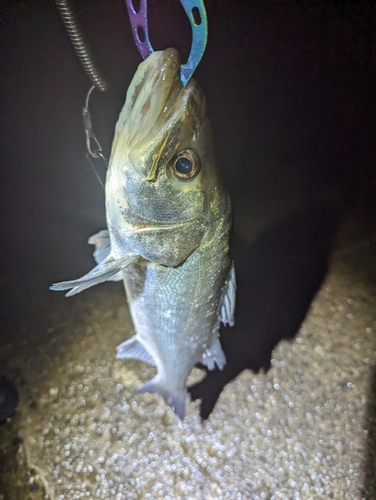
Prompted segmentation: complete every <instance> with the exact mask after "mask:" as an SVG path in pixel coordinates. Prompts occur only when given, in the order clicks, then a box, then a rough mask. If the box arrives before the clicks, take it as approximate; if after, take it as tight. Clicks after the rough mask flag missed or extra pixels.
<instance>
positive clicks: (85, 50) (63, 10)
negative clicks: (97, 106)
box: [55, 0, 109, 92]
mask: <svg viewBox="0 0 376 500" xmlns="http://www.w3.org/2000/svg"><path fill="white" fill-rule="evenodd" d="M55 3H56V7H57V8H58V10H59V13H60V17H61V19H62V20H63V23H64V26H65V29H66V30H67V33H68V35H69V38H70V40H71V42H72V45H73V47H74V50H75V51H76V54H77V56H78V58H79V60H80V61H81V64H82V66H83V68H84V70H85V72H86V74H87V76H88V77H89V79H90V81H91V82H92V84H93V85H94V87H95V88H96V89H98V90H100V91H101V92H106V90H108V88H109V83H108V82H107V81H106V80H105V79H104V78H103V76H102V75H101V74H100V73H99V70H98V68H97V65H96V64H95V62H94V59H93V56H92V54H91V53H90V49H89V44H88V42H87V40H86V38H85V36H84V35H83V32H82V29H81V27H80V24H79V22H78V20H77V18H76V16H75V14H74V12H73V10H72V8H71V6H70V5H69V1H68V0H55Z"/></svg>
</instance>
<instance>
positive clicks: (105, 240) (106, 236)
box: [87, 229, 123, 281]
mask: <svg viewBox="0 0 376 500" xmlns="http://www.w3.org/2000/svg"><path fill="white" fill-rule="evenodd" d="M87 242H88V243H89V245H94V252H93V257H94V260H95V262H96V263H97V264H101V263H102V262H104V261H105V260H106V259H107V258H108V257H109V255H110V253H111V240H110V233H109V232H108V229H102V230H101V231H99V232H98V233H95V234H93V236H90V238H89V239H88V240H87ZM122 279H123V277H122V275H121V273H117V274H114V275H113V276H111V277H110V278H108V279H107V281H121V280H122Z"/></svg>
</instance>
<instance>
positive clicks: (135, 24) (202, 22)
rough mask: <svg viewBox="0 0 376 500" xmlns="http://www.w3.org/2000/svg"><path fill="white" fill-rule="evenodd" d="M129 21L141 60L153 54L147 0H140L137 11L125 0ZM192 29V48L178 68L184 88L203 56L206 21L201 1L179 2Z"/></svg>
mask: <svg viewBox="0 0 376 500" xmlns="http://www.w3.org/2000/svg"><path fill="white" fill-rule="evenodd" d="M125 3H126V5H127V9H128V15H129V18H130V21H131V26H132V33H133V38H134V41H135V43H136V45H137V48H138V50H139V52H140V54H141V57H142V58H143V59H146V58H147V57H148V56H150V54H151V53H152V52H154V50H153V47H152V46H151V43H150V40H149V31H148V16H147V0H140V7H139V9H138V11H136V9H135V8H134V6H133V1H132V0H125ZM180 3H181V4H182V6H183V9H184V11H185V13H186V14H187V16H188V19H189V22H190V23H191V27H192V47H191V52H190V54H189V57H188V61H187V62H186V64H183V65H182V66H181V68H180V79H181V81H182V83H183V85H184V86H186V85H187V83H188V82H189V80H190V79H191V77H192V75H193V73H194V71H195V70H196V68H197V66H198V63H199V62H200V61H201V58H202V56H203V54H204V51H205V47H206V42H207V38H208V19H207V16H206V10H205V5H204V1H203V0H180Z"/></svg>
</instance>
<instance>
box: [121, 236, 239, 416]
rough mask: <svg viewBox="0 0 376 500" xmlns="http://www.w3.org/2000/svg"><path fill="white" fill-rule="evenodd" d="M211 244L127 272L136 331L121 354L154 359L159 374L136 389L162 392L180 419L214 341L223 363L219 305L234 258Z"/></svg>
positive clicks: (144, 359) (150, 361)
mask: <svg viewBox="0 0 376 500" xmlns="http://www.w3.org/2000/svg"><path fill="white" fill-rule="evenodd" d="M213 243H214V242H212V244H211V245H210V244H209V245H206V246H202V247H199V248H198V249H197V250H196V251H195V252H193V254H192V255H191V256H190V257H189V258H188V259H187V260H186V261H185V262H184V263H183V264H182V265H180V266H177V267H167V266H162V265H159V264H153V263H150V262H145V263H143V264H133V265H131V266H129V267H128V268H127V269H125V270H124V271H123V280H124V285H125V289H126V294H127V298H128V303H129V308H130V313H131V316H132V320H133V324H134V328H135V332H136V335H135V337H133V338H132V339H130V340H128V341H127V342H125V343H124V344H121V346H119V348H118V358H131V357H135V358H137V359H142V360H143V361H146V362H149V363H150V364H154V365H155V366H156V367H157V369H158V373H157V375H156V377H154V379H152V380H151V381H150V382H148V383H147V384H145V386H143V387H141V388H140V390H139V391H138V392H157V393H159V394H161V395H162V396H163V397H164V399H165V401H166V402H167V403H168V404H169V405H170V406H172V407H173V408H174V411H175V413H176V414H177V415H178V416H179V417H180V418H183V417H184V409H185V397H186V382H187V378H188V375H189V374H190V372H191V370H192V368H193V366H194V365H195V364H196V363H197V362H198V361H201V360H202V358H203V355H204V353H205V352H210V348H211V347H213V346H214V348H215V349H216V350H217V351H218V359H221V360H222V361H218V362H217V364H221V365H222V366H220V367H221V368H222V367H223V365H224V363H225V357H224V354H223V352H222V350H221V347H220V344H219V341H218V327H219V320H218V310H219V301H220V298H221V290H222V288H223V285H224V282H225V280H226V278H227V275H228V273H229V267H230V262H229V258H228V256H227V254H226V253H225V252H224V251H223V252H221V249H219V248H218V247H216V248H214V247H213ZM219 351H220V352H219ZM213 368H214V365H213Z"/></svg>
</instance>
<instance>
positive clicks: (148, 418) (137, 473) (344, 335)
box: [0, 224, 376, 500]
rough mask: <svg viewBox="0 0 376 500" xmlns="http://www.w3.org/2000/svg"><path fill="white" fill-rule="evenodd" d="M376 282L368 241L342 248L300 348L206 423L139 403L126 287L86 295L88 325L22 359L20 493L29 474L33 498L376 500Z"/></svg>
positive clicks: (71, 323)
mask: <svg viewBox="0 0 376 500" xmlns="http://www.w3.org/2000/svg"><path fill="white" fill-rule="evenodd" d="M347 229H348V230H350V231H351V235H352V236H353V235H354V234H356V233H355V231H354V227H352V226H351V224H350V225H349V226H348V228H347ZM360 263H363V264H362V265H360ZM375 276H376V258H375V255H374V254H372V253H371V247H370V244H369V241H368V240H365V239H356V240H354V241H352V242H351V244H350V243H349V241H348V242H347V246H344V247H340V248H339V249H338V250H337V252H336V253H335V255H334V256H333V258H332V263H331V267H330V273H329V275H328V276H327V278H326V280H325V282H324V283H323V286H322V288H321V290H320V292H319V293H318V295H317V297H316V299H315V300H314V302H313V304H312V306H311V309H310V312H309V314H308V316H307V318H306V320H305V321H304V323H303V325H302V327H301V328H300V331H299V333H298V336H297V337H296V338H295V340H293V341H291V342H288V341H284V342H282V343H280V345H279V346H278V348H277V349H275V351H274V352H273V358H272V367H271V369H270V371H269V372H268V373H266V374H265V373H259V374H257V375H255V374H253V373H252V372H250V371H246V372H243V373H242V374H241V375H240V376H239V377H238V378H237V379H236V380H234V381H233V382H232V383H230V384H229V385H227V387H226V388H225V390H224V391H223V393H222V394H221V396H220V398H219V401H218V403H217V405H216V407H215V409H214V411H213V413H212V414H211V416H210V417H209V419H208V420H207V421H206V422H202V421H201V420H200V418H199V414H198V410H199V408H198V406H197V403H189V404H188V415H187V417H186V418H185V420H184V422H179V421H177V419H176V417H175V416H174V414H173V413H172V411H171V410H170V409H168V408H167V407H166V406H165V404H164V402H163V401H162V400H161V398H160V397H159V396H156V395H148V394H146V395H133V394H132V392H133V390H134V389H135V388H137V386H139V385H140V384H141V383H142V382H143V381H146V380H148V379H149V378H150V377H151V375H152V371H153V370H152V369H151V368H149V367H147V365H144V364H143V363H141V362H137V361H128V362H122V361H115V360H114V353H115V347H116V345H117V344H119V343H120V342H121V341H122V340H124V339H125V338H128V337H129V336H131V335H132V325H131V322H130V318H129V314H128V311H127V308H126V306H125V301H124V297H123V292H122V290H121V287H119V286H116V285H114V286H111V285H105V286H103V287H102V288H103V289H102V290H99V291H97V292H95V293H91V294H90V292H88V293H87V295H86V297H85V299H81V300H84V301H85V312H83V314H82V315H81V318H80V319H79V320H77V319H76V318H75V316H76V314H75V315H74V317H73V318H72V319H71V320H67V322H66V323H65V324H62V325H55V327H53V328H51V330H50V331H49V332H48V336H47V338H46V339H45V341H44V342H43V343H41V344H40V345H38V346H37V348H35V346H31V347H28V346H25V348H24V350H23V352H22V351H18V353H17V356H13V357H12V361H11V363H10V365H9V370H10V371H11V372H12V373H18V374H19V379H18V381H20V379H23V380H26V381H27V385H26V386H25V387H24V389H23V390H22V391H21V404H20V411H19V413H18V414H17V416H16V417H14V419H13V421H12V427H6V426H3V427H2V428H1V430H0V432H1V442H2V443H3V445H2V447H3V451H4V447H5V449H6V450H7V451H8V457H10V456H11V453H12V449H13V451H14V449H15V447H16V448H17V454H16V456H15V457H13V459H12V462H13V464H12V466H10V464H8V466H9V469H10V470H9V482H10V483H11V484H12V480H11V479H10V478H11V477H12V478H14V476H11V473H14V472H15V471H18V472H16V477H18V479H19V480H20V482H21V483H22V482H23V481H25V477H24V476H23V475H22V474H21V473H20V469H24V470H27V471H28V476H27V486H26V490H27V489H29V490H30V492H34V493H33V496H32V497H31V498H50V499H54V500H55V499H56V500H57V499H59V500H63V499H68V498H72V499H78V498H101V499H107V498H116V499H144V498H145V499H146V498H152V499H154V498H162V499H187V500H188V499H198V498H203V499H218V500H219V499H225V498H229V499H248V498H249V499H254V500H257V499H291V498H294V499H311V498H312V499H316V498H317V499H319V498H334V499H341V498H349V499H350V498H351V499H362V498H369V499H372V498H376V489H375V486H376V485H375V480H374V476H373V475H372V472H373V471H374V467H375V436H376V420H375V413H374V412H372V408H371V406H372V399H371V402H370V398H374V397H375V395H374V394H371V390H372V387H371V385H372V381H373V380H374V378H375V372H374V369H375V364H376V354H375V352H376V351H375V331H376V286H375V282H374V278H375ZM72 307H73V310H74V309H75V307H81V304H80V303H79V302H76V303H75V304H73V306H72ZM81 309H82V307H81ZM9 350H11V347H10V346H9ZM200 378H202V372H201V371H200V370H198V369H195V370H194V371H193V373H192V375H191V379H190V382H194V381H197V380H198V379H200ZM373 409H374V405H373ZM15 433H17V434H18V436H19V437H20V440H19V442H17V443H16V444H15V443H14V435H15ZM11 436H13V443H12V442H11V440H10V437H11ZM4 443H7V444H6V445H4ZM22 460H23V462H22ZM365 473H368V475H367V474H365ZM8 487H9V493H8V494H5V495H4V496H3V498H12V499H13V498H28V497H27V496H25V497H23V496H18V495H20V493H19V491H22V488H21V490H17V488H16V487H15V484H14V483H13V485H12V486H11V485H10V484H8ZM17 491H18V493H16V492H17ZM42 492H45V493H46V494H47V495H48V497H47V496H43V495H42Z"/></svg>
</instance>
